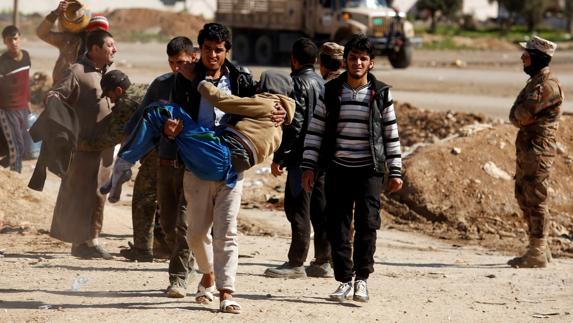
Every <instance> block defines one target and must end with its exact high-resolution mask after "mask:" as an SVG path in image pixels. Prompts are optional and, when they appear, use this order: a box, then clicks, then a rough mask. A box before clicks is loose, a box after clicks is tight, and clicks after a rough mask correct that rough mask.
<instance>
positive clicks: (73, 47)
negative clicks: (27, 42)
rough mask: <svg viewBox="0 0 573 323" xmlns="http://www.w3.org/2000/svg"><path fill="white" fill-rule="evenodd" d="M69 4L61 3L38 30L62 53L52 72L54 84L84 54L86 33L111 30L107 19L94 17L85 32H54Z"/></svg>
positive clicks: (45, 39) (44, 39)
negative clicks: (57, 22)
mask: <svg viewBox="0 0 573 323" xmlns="http://www.w3.org/2000/svg"><path fill="white" fill-rule="evenodd" d="M68 4H69V3H68V1H60V3H59V4H58V8H56V9H55V10H53V11H52V12H50V13H49V14H48V15H47V16H46V18H45V19H44V20H43V21H42V23H40V25H39V26H38V28H37V29H36V35H38V38H40V39H41V40H43V41H45V42H46V43H48V44H50V45H52V46H54V47H56V48H58V50H59V51H60V54H59V56H58V59H57V60H56V64H55V65H54V70H53V72H52V79H53V81H54V84H56V83H57V82H58V81H59V80H60V79H61V78H62V77H63V75H64V72H65V70H66V69H67V68H68V67H70V66H71V65H72V64H74V63H75V62H76V61H77V60H78V57H80V56H81V55H82V54H83V53H84V50H85V38H86V33H87V32H88V31H92V30H97V29H102V30H108V29H109V24H108V22H107V19H106V18H105V17H103V16H95V15H94V17H92V19H90V22H89V23H88V25H87V27H85V30H84V31H81V32H78V33H73V32H70V31H65V30H62V31H60V32H55V31H52V28H53V27H54V25H55V23H56V20H57V19H58V17H61V16H62V14H63V13H64V12H66V10H67V9H68Z"/></svg>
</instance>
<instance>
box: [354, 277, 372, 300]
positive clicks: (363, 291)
mask: <svg viewBox="0 0 573 323" xmlns="http://www.w3.org/2000/svg"><path fill="white" fill-rule="evenodd" d="M352 299H354V300H355V301H357V302H362V303H367V302H368V300H370V297H369V296H368V286H366V282H365V281H363V280H357V281H356V282H355V283H354V297H353V298H352Z"/></svg>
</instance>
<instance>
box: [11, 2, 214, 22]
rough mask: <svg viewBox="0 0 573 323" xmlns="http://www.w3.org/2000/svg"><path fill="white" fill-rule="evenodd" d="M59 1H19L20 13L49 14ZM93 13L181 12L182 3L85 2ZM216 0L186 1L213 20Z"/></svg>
mask: <svg viewBox="0 0 573 323" xmlns="http://www.w3.org/2000/svg"><path fill="white" fill-rule="evenodd" d="M59 2H60V1H59V0H19V11H20V12H21V13H24V14H30V13H34V12H38V13H40V14H47V13H48V12H50V11H51V10H53V9H55V8H56V7H57V6H58V3H59ZM83 2H84V3H85V4H87V5H88V6H89V7H90V8H91V10H92V11H93V12H103V11H105V10H107V9H118V8H153V9H164V10H165V9H167V10H181V9H183V7H184V4H183V3H182V2H179V3H177V6H175V7H165V6H164V5H163V4H162V3H161V1H159V0H83ZM13 4H14V0H0V11H4V12H6V11H12V6H13ZM215 4H216V0H186V5H187V8H188V9H189V12H190V13H192V14H196V15H204V16H205V17H206V18H212V16H213V10H214V8H215Z"/></svg>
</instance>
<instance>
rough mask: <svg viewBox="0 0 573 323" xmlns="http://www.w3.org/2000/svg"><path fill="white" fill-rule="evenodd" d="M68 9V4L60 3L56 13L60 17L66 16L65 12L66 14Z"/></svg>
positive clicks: (65, 2)
mask: <svg viewBox="0 0 573 323" xmlns="http://www.w3.org/2000/svg"><path fill="white" fill-rule="evenodd" d="M66 9H68V2H67V1H60V3H59V4H58V8H57V9H56V12H57V13H58V15H62V14H64V12H66Z"/></svg>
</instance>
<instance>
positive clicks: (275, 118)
mask: <svg viewBox="0 0 573 323" xmlns="http://www.w3.org/2000/svg"><path fill="white" fill-rule="evenodd" d="M286 114H287V112H286V110H285V108H283V106H282V105H280V104H279V103H278V102H275V109H274V110H273V113H272V115H271V121H272V122H273V123H274V124H275V127H278V126H280V125H282V124H283V123H284V122H285V119H286Z"/></svg>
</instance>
